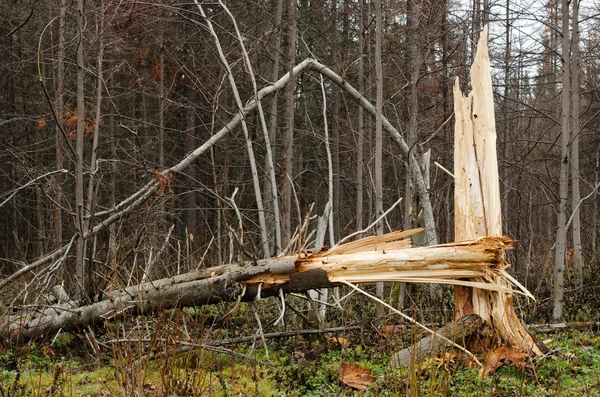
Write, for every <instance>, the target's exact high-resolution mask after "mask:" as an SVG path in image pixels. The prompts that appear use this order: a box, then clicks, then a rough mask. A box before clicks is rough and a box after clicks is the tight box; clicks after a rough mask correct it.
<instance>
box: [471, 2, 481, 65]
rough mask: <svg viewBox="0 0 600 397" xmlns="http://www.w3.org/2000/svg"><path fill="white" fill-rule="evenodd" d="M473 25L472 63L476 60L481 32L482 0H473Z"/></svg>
mask: <svg viewBox="0 0 600 397" xmlns="http://www.w3.org/2000/svg"><path fill="white" fill-rule="evenodd" d="M471 12H472V19H471V21H472V25H471V63H472V62H473V61H474V60H475V52H476V50H477V42H478V41H479V36H480V33H481V0H473V8H472V10H471Z"/></svg>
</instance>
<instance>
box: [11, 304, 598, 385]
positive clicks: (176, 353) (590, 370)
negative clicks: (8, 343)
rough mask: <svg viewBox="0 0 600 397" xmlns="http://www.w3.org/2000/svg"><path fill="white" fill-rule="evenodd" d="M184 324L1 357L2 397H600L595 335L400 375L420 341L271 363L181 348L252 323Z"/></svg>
mask: <svg viewBox="0 0 600 397" xmlns="http://www.w3.org/2000/svg"><path fill="white" fill-rule="evenodd" d="M181 314H185V312H183V311H172V312H171V313H170V316H171V317H170V319H169V320H168V321H167V320H165V319H162V320H161V319H143V318H135V319H130V320H127V321H121V322H118V323H112V324H110V325H107V326H105V327H102V328H98V329H96V330H95V331H92V330H90V329H88V330H87V332H82V333H78V334H72V333H61V334H60V335H58V336H57V337H55V338H53V339H50V340H48V341H46V342H36V343H33V342H31V343H29V344H27V345H24V346H20V347H14V346H13V347H2V348H1V350H0V396H331V395H335V396H354V395H356V396H405V395H409V396H569V397H573V396H598V395H600V334H598V333H594V332H591V331H574V330H567V331H560V332H554V333H551V334H540V335H539V338H540V339H542V340H545V342H546V344H547V346H548V347H549V348H550V349H551V352H550V353H549V354H548V355H547V356H545V357H543V358H541V359H534V360H528V362H527V363H526V365H523V363H521V365H520V366H519V367H520V368H517V367H514V366H513V367H511V366H503V367H501V368H499V369H498V370H497V371H495V372H493V373H491V374H489V375H487V376H480V375H479V374H478V369H477V368H467V367H465V366H464V365H461V364H460V363H459V362H458V361H459V360H458V359H456V360H455V356H454V355H452V354H445V355H442V356H438V357H433V358H429V359H427V360H426V361H425V362H423V363H422V364H421V365H419V366H418V367H417V368H415V369H414V370H410V371H409V370H408V369H406V368H392V367H390V366H389V359H390V356H391V354H392V353H393V352H394V351H397V350H399V349H400V348H402V347H406V346H408V345H410V343H411V340H412V339H414V338H415V337H417V336H418V335H416V334H415V332H414V331H412V333H411V331H410V330H408V331H403V332H404V333H398V334H396V333H389V332H387V333H386V332H381V330H380V331H379V332H378V331H377V330H375V329H373V330H372V331H369V330H368V329H369V328H370V327H369V326H364V324H363V327H362V328H361V329H357V328H353V329H352V330H350V331H346V332H343V333H340V334H318V335H310V336H295V337H290V338H280V339H270V340H267V341H266V343H267V344H268V347H269V353H268V357H267V355H266V354H265V351H264V348H263V346H264V345H263V343H262V342H261V340H260V338H259V339H258V340H257V341H256V342H255V345H254V348H252V346H251V345H252V344H251V343H246V344H236V345H227V346H223V347H214V348H210V349H200V348H196V349H191V348H190V346H189V345H187V346H186V344H185V343H182V342H181V341H182V340H188V341H193V340H195V341H198V340H202V339H201V338H202V337H200V335H204V339H203V340H205V341H208V340H209V339H210V340H219V339H221V340H222V339H225V338H229V337H232V336H239V335H244V334H246V335H247V334H248V333H250V334H252V331H251V330H249V329H248V327H249V325H248V321H247V320H246V321H245V322H244V320H243V319H244V317H243V316H248V315H249V317H245V318H246V319H247V318H252V314H251V312H246V313H244V314H243V315H239V316H238V315H236V318H234V319H233V320H228V321H229V328H228V329H225V330H224V329H223V328H219V327H214V323H213V327H211V328H210V329H209V330H207V329H206V328H203V326H204V325H205V324H206V318H205V319H204V320H203V321H202V322H201V323H194V322H193V321H190V318H187V320H186V316H185V315H181ZM238 314H239V313H238ZM174 317H177V319H174ZM203 324H204V325H203ZM175 325H177V326H176V327H175ZM371 328H372V327H371ZM208 335H210V338H207V336H208ZM148 352H150V353H149V354H146V355H143V354H142V353H148ZM455 361H456V362H455ZM343 363H353V364H358V366H355V367H351V369H350V370H353V371H358V372H356V373H355V374H354V379H353V380H352V379H350V378H348V377H346V378H345V380H346V381H348V380H349V382H347V383H351V384H354V385H355V386H358V387H360V386H364V387H365V389H364V390H359V389H356V388H352V387H350V386H348V385H347V384H345V383H344V382H343V381H342V380H341V379H340V378H341V377H340V369H341V368H342V364H343ZM348 368H350V367H348ZM352 368H353V369H352ZM350 370H348V369H347V371H350ZM369 370H370V375H368V374H366V373H367V372H368V371H369ZM349 373H350V372H346V374H349ZM348 376H350V375H348ZM350 377H351V376H350ZM353 382H354V383H353Z"/></svg>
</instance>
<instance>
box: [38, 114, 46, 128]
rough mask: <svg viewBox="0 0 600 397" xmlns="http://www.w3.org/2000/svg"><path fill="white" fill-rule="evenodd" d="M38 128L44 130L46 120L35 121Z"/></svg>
mask: <svg viewBox="0 0 600 397" xmlns="http://www.w3.org/2000/svg"><path fill="white" fill-rule="evenodd" d="M37 125H38V128H40V129H41V128H44V127H45V126H46V120H45V119H44V118H43V117H42V118H41V119H39V120H38V121H37Z"/></svg>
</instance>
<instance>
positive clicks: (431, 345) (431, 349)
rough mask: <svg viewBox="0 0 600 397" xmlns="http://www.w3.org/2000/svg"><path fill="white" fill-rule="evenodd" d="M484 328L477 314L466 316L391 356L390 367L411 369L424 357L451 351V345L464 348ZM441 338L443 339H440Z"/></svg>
mask: <svg viewBox="0 0 600 397" xmlns="http://www.w3.org/2000/svg"><path fill="white" fill-rule="evenodd" d="M483 326H484V321H483V319H482V318H481V317H479V316H478V315H477V314H467V315H466V316H464V317H462V318H460V319H459V320H457V321H455V322H453V323H451V324H448V325H446V326H445V327H442V328H440V329H439V330H437V331H436V333H435V334H433V335H429V336H427V337H425V338H423V339H421V340H420V341H419V342H417V343H415V344H413V345H411V346H410V347H407V348H406V349H403V350H400V351H398V352H396V353H394V354H393V355H392V358H391V360H390V365H391V366H393V367H399V366H405V367H409V368H412V367H413V366H414V364H415V363H418V362H419V361H422V360H423V359H424V358H425V357H427V356H430V355H435V354H437V353H439V352H441V351H443V350H444V349H451V348H452V347H453V345H452V344H450V343H449V342H448V340H450V341H452V342H453V343H455V344H458V345H461V346H465V345H466V343H465V340H466V339H467V338H468V337H469V336H471V335H472V334H474V333H475V332H477V331H479V330H480V329H481V328H482V327H483ZM440 336H443V337H444V338H445V339H442V338H440Z"/></svg>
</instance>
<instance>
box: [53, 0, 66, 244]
mask: <svg viewBox="0 0 600 397" xmlns="http://www.w3.org/2000/svg"><path fill="white" fill-rule="evenodd" d="M66 11H67V0H61V2H60V13H59V17H58V24H59V26H58V53H57V60H56V63H57V70H58V73H57V77H58V78H57V80H58V81H57V85H56V113H57V114H58V115H59V116H62V115H63V114H64V108H65V98H64V95H65V93H64V83H65V26H66V22H65V14H66ZM63 139H64V138H63V136H62V131H61V126H59V125H57V126H56V132H55V134H54V143H55V145H56V151H55V153H56V155H55V166H56V169H57V170H60V169H61V168H63ZM62 193H63V192H62V175H61V174H57V175H56V177H55V185H54V201H56V205H55V206H54V239H53V240H54V241H53V245H54V249H57V248H59V247H60V246H61V244H62V234H63V231H62V208H61V205H62Z"/></svg>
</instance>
